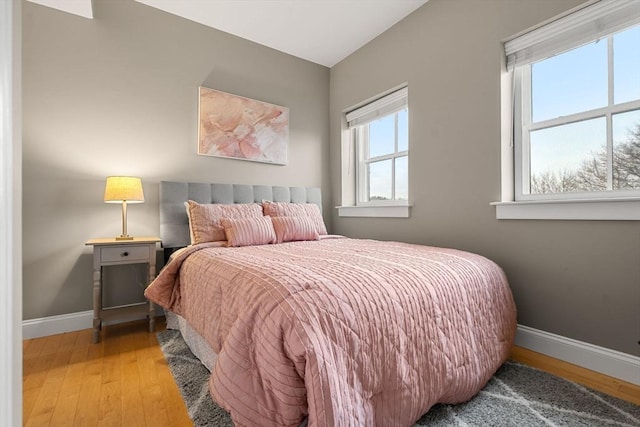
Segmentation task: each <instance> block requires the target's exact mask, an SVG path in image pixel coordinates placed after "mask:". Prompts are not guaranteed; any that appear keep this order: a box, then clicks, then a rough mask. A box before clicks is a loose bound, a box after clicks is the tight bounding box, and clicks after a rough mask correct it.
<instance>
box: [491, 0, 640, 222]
mask: <svg viewBox="0 0 640 427" xmlns="http://www.w3.org/2000/svg"><path fill="white" fill-rule="evenodd" d="M505 51H506V55H507V67H508V70H509V74H510V76H511V78H512V80H511V82H510V85H511V88H510V89H512V92H513V93H512V95H513V98H512V103H513V104H512V109H511V116H512V132H513V135H512V137H513V150H514V151H513V165H512V166H513V169H512V173H513V177H512V178H513V184H512V185H513V194H512V195H511V197H508V196H507V200H505V194H504V191H503V202H505V201H513V202H530V203H531V202H552V201H553V202H554V203H556V202H562V201H566V202H572V201H578V200H579V201H581V202H585V201H598V200H604V199H607V200H608V201H611V200H632V199H635V198H640V2H629V1H625V0H611V1H601V2H598V3H595V4H592V5H590V6H587V7H584V8H582V9H580V10H578V11H576V12H574V13H571V14H569V15H566V16H564V17H562V18H559V19H557V20H554V21H552V22H551V23H549V24H547V25H545V26H542V27H539V28H537V29H535V30H533V31H530V32H528V33H525V34H524V35H522V36H520V37H517V38H515V39H513V40H510V41H508V42H507V43H505ZM503 158H504V156H503ZM505 169H507V170H508V169H509V168H505V167H504V165H503V172H504V171H505ZM503 185H504V180H503ZM509 199H510V200H509ZM558 206H560V205H558V204H556V205H555V208H557V207H558ZM590 206H591V207H588V206H586V205H585V206H584V207H586V208H587V209H590V208H592V207H593V205H590ZM615 207H616V208H617V209H618V210H619V209H620V208H621V207H623V205H622V204H616V205H615ZM637 208H638V205H637V204H635V209H636V210H637ZM537 209H539V207H538V208H537ZM586 216H589V215H586ZM614 216H615V215H614ZM636 216H638V215H636ZM563 219H565V218H563ZM567 219H568V218H567ZM581 219H611V218H586V217H585V218H581ZM616 219H640V218H616Z"/></svg>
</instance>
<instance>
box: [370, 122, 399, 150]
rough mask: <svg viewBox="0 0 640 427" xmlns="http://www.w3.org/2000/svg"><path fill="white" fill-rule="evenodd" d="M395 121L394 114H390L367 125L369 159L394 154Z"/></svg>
mask: <svg viewBox="0 0 640 427" xmlns="http://www.w3.org/2000/svg"><path fill="white" fill-rule="evenodd" d="M395 121H396V120H395V114H391V115H390V116H386V117H382V118H380V119H378V120H376V121H374V122H371V123H370V124H369V158H373V157H378V156H384V155H385V154H392V153H394V152H395V142H396V130H395V126H396V123H395Z"/></svg>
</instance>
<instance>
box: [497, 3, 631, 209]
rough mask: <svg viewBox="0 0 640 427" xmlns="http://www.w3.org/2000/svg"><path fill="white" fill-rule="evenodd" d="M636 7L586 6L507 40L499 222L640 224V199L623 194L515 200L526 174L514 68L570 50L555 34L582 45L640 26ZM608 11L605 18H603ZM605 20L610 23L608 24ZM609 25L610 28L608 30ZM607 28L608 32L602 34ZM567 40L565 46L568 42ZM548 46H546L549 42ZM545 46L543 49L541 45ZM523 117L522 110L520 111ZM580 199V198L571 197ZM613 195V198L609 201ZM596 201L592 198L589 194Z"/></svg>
mask: <svg viewBox="0 0 640 427" xmlns="http://www.w3.org/2000/svg"><path fill="white" fill-rule="evenodd" d="M639 11H640V9H639V8H638V6H637V3H636V4H635V6H634V3H633V2H630V1H626V0H604V1H599V2H595V3H593V2H592V3H589V4H587V5H581V6H579V7H577V8H575V9H573V10H571V11H569V12H568V13H567V14H564V15H563V16H560V17H558V18H557V19H552V20H550V21H549V22H548V23H547V24H546V25H544V26H543V27H538V28H535V29H532V30H528V31H525V32H523V33H522V34H521V35H518V36H516V37H514V38H512V39H511V40H508V41H507V42H505V51H506V54H507V55H506V57H504V58H503V64H502V65H503V68H502V69H503V73H502V76H501V89H502V90H501V105H502V108H501V119H502V120H501V122H502V125H501V165H502V168H501V186H502V191H501V201H500V202H493V203H491V205H493V206H495V207H496V218H497V219H541V220H546V219H550V220H632V221H637V220H640V197H635V196H634V197H616V195H617V194H619V193H613V192H610V193H607V194H606V195H605V194H602V195H601V197H600V198H589V199H578V198H573V199H568V198H567V199H562V198H557V199H553V200H551V199H548V200H545V199H544V198H539V199H537V200H518V201H516V192H517V189H516V186H519V188H520V189H521V188H522V186H521V184H522V182H521V176H520V177H517V176H516V167H515V166H516V165H515V159H514V155H518V154H520V153H516V152H515V149H514V141H513V130H512V122H513V115H514V106H515V100H514V97H513V94H514V91H516V90H519V89H520V88H516V87H515V84H516V80H515V78H514V69H513V66H514V65H515V64H517V63H521V62H522V61H525V62H527V61H528V62H531V61H533V60H538V59H542V57H541V56H540V52H541V51H545V50H546V49H548V48H549V46H551V45H553V46H552V49H551V50H548V52H552V53H553V54H556V53H559V52H560V51H562V50H563V49H565V47H566V44H563V43H562V42H561V43H557V44H555V45H554V44H553V42H552V39H553V37H551V36H552V35H554V34H558V33H565V35H564V37H566V40H570V42H571V43H574V44H573V46H578V45H579V42H580V43H584V42H588V41H590V40H593V37H596V38H597V37H600V36H602V35H603V34H608V33H611V32H614V31H615V30H617V29H621V28H624V27H626V26H629V25H633V24H634V23H637V22H640V13H639ZM608 12H609V14H608V16H606V18H603V16H605V15H606V14H607V13H608ZM603 22H604V23H605V24H606V25H603ZM606 26H608V27H609V28H605V27H606ZM603 28H605V29H604V30H603ZM566 40H565V42H566ZM545 43H546V44H548V45H547V46H544V44H545ZM541 46H542V47H541ZM517 113H519V111H518V112H517ZM570 196H573V197H580V195H576V194H573V195H570ZM607 196H608V197H607ZM590 197H591V195H590Z"/></svg>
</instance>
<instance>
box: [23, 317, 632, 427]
mask: <svg viewBox="0 0 640 427" xmlns="http://www.w3.org/2000/svg"><path fill="white" fill-rule="evenodd" d="M156 325H157V329H158V330H162V329H164V319H163V318H159V319H158V321H157V322H156ZM91 332H92V331H91V329H86V330H82V331H78V332H70V333H66V334H60V335H52V336H48V337H42V338H35V339H30V340H25V341H24V343H23V369H24V371H23V422H24V425H25V426H34V427H45V426H54V427H58V426H79V427H91V426H100V427H111V426H113V427H116V426H118V427H119V426H127V427H138V426H139V427H143V426H149V427H163V426H171V427H182V426H191V425H192V423H191V420H190V419H189V416H188V415H187V410H186V407H185V405H184V402H183V400H182V397H181V396H180V393H179V391H178V388H177V386H176V385H175V382H174V381H173V377H172V376H171V372H170V371H169V367H168V366H167V363H166V361H165V359H164V356H163V355H162V351H161V350H160V346H159V345H158V341H157V340H156V337H155V334H150V333H149V332H148V331H147V323H146V322H145V321H139V322H131V323H125V324H120V325H114V326H105V327H104V330H103V332H102V340H101V342H100V343H98V344H91ZM512 359H513V360H516V361H519V362H521V363H524V364H527V365H530V366H534V367H537V368H539V369H542V370H544V371H547V372H551V373H553V374H555V375H558V376H561V377H564V378H568V379H570V380H572V381H576V382H578V383H581V384H584V385H587V386H589V387H591V388H594V389H596V390H600V391H602V392H604V393H608V394H610V395H612V396H616V397H618V398H621V399H625V400H627V401H630V402H633V403H635V404H637V405H640V387H638V386H636V385H634V384H630V383H625V382H624V381H620V380H617V379H615V378H610V377H607V376H605V375H601V374H599V373H596V372H592V371H589V370H587V369H584V368H580V367H578V366H575V365H571V364H569V363H566V362H562V361H559V360H556V359H553V358H550V357H548V356H544V355H542V354H539V353H535V352H532V351H530V350H526V349H523V348H519V347H514V349H513V351H512Z"/></svg>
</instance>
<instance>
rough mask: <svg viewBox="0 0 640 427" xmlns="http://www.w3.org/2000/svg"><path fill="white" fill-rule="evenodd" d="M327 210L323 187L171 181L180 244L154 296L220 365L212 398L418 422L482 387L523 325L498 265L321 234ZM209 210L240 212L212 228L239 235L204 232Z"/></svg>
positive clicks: (257, 413)
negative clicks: (439, 406)
mask: <svg viewBox="0 0 640 427" xmlns="http://www.w3.org/2000/svg"><path fill="white" fill-rule="evenodd" d="M189 201H191V202H189ZM185 202H188V203H189V204H188V206H189V208H188V209H185ZM232 205H236V206H232ZM259 207H260V208H259ZM197 209H199V210H197ZM207 209H209V210H208V211H207ZM259 209H261V210H259ZM321 209H322V197H321V194H320V190H319V189H318V188H303V187H270V186H248V185H229V184H205V183H180V182H162V183H161V185H160V222H161V230H160V232H161V237H162V240H163V246H164V247H165V250H166V251H167V253H171V256H170V259H168V262H167V264H166V265H165V267H164V268H163V269H162V271H161V272H160V274H159V275H158V277H157V278H156V279H155V280H154V281H153V282H152V283H151V285H149V287H148V288H147V290H146V291H145V295H146V296H147V298H149V299H150V300H152V301H153V302H154V303H156V304H158V305H160V306H162V307H164V308H165V309H166V310H168V313H169V314H168V326H169V327H175V328H179V329H180V330H181V332H182V333H183V336H184V337H185V340H187V341H188V344H189V346H190V347H191V348H192V350H193V351H194V353H195V354H196V355H197V356H198V357H199V358H200V359H201V360H202V361H203V363H204V364H205V365H206V366H208V368H209V369H210V370H211V377H210V380H209V388H210V391H211V395H212V397H213V398H214V400H216V402H217V403H218V404H219V405H220V406H221V407H223V408H225V409H226V410H228V411H229V412H230V414H231V417H232V419H233V421H234V423H235V424H236V425H237V426H256V425H260V426H296V427H297V426H299V425H300V424H301V423H307V424H308V425H309V426H410V425H412V424H413V423H414V422H415V421H416V420H417V419H419V418H420V417H421V416H422V415H423V414H424V413H426V412H427V411H428V410H429V408H430V407H431V406H433V405H434V404H436V403H458V402H463V401H466V400H468V399H470V398H472V397H473V396H474V395H475V394H476V393H477V392H478V391H479V390H480V389H481V388H482V387H483V386H484V385H485V384H486V382H487V381H488V380H489V379H490V378H491V376H492V375H493V374H494V373H495V371H496V370H497V369H498V368H499V367H500V365H501V364H502V363H503V362H504V361H505V360H506V359H507V357H508V355H509V351H510V348H511V345H512V342H513V338H514V335H515V330H516V310H515V305H514V302H513V298H512V295H511V291H510V289H509V285H508V282H507V280H506V277H505V275H504V273H503V271H502V269H500V267H498V266H497V265H496V264H495V263H493V262H492V261H490V260H488V259H486V258H484V257H482V256H480V255H477V254H472V253H469V252H463V251H458V250H454V249H446V248H435V247H429V246H419V245H411V244H406V243H399V242H382V241H373V240H359V239H349V238H344V237H341V236H331V235H327V234H326V229H324V230H322V227H323V226H324V224H318V223H317V215H318V213H319V215H320V221H321ZM187 211H188V212H189V217H188V215H187ZM249 211H251V215H249V214H247V213H246V212H249ZM199 212H216V214H215V215H218V217H219V216H220V215H223V216H224V215H227V214H226V213H224V212H240V213H239V214H238V215H239V216H238V217H237V218H236V217H233V218H232V217H231V216H233V215H235V213H233V214H232V213H229V214H228V215H230V217H229V218H223V219H221V220H220V221H219V223H218V225H217V227H218V229H216V230H217V231H215V230H214V232H213V234H211V236H214V235H217V234H216V233H218V232H220V228H223V229H224V234H222V235H223V236H225V238H227V239H228V244H232V245H235V246H237V247H226V246H225V243H221V241H220V240H219V239H220V237H219V236H218V237H217V238H215V237H210V238H209V240H210V241H206V240H207V239H202V236H203V235H204V234H203V233H206V232H208V231H210V230H209V229H204V228H202V227H204V225H203V224H209V222H210V220H211V218H212V217H206V216H200V213H199ZM221 212H222V213H221ZM300 212H303V213H300ZM265 213H266V214H267V215H264V214H265ZM307 213H308V215H307ZM289 214H291V215H289ZM244 215H249V216H251V218H248V217H247V218H245V217H244ZM252 215H253V216H252ZM205 217H206V218H208V220H207V221H209V222H207V221H204V220H202V219H203V218H205ZM218 217H215V218H218ZM288 217H295V218H294V219H291V218H288ZM215 218H214V219H215ZM199 220H202V221H201V222H198V221H199ZM190 224H191V227H190ZM282 224H284V225H282ZM292 224H293V225H292ZM247 227H248V228H247ZM270 227H271V228H270ZM292 227H293V228H292ZM272 229H273V230H275V231H276V232H275V233H273V232H272V231H271V230H272ZM247 230H249V231H247ZM278 230H279V231H278ZM283 230H284V231H283ZM287 230H288V231H287ZM291 230H294V231H291ZM287 233H289V234H287ZM292 233H293V234H292ZM269 236H271V237H269ZM287 236H289V238H287ZM291 237H293V238H292V239H290V238H291ZM302 237H304V238H302ZM194 238H195V241H196V243H197V244H190V243H191V242H192V241H193V240H194ZM269 238H271V239H272V240H270V241H269V240H268V239H269ZM216 239H218V240H216ZM268 241H269V242H271V243H268V244H265V242H268ZM276 241H277V242H280V243H275V244H273V242H276ZM176 249H177V250H176Z"/></svg>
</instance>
